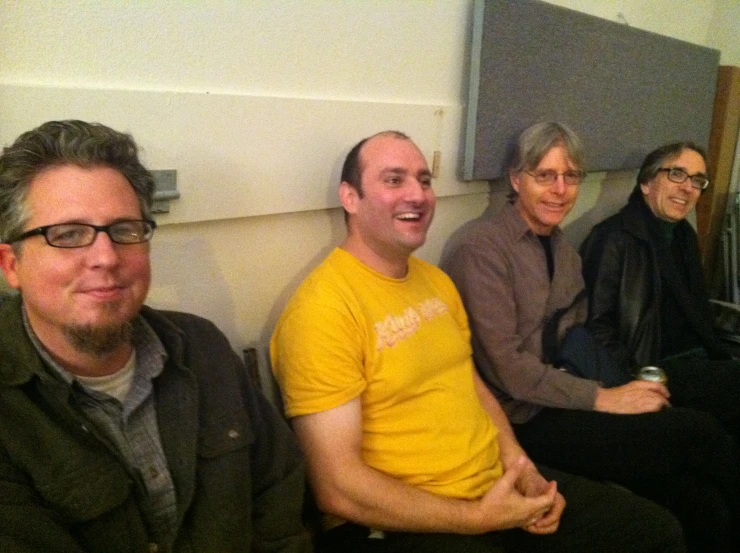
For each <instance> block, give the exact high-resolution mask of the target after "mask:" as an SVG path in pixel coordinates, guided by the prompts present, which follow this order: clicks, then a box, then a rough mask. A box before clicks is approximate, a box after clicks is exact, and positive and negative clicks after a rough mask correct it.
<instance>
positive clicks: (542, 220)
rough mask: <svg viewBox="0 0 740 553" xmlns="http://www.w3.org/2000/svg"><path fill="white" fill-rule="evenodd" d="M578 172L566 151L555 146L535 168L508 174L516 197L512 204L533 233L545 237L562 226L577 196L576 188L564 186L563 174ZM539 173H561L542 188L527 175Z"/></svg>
mask: <svg viewBox="0 0 740 553" xmlns="http://www.w3.org/2000/svg"><path fill="white" fill-rule="evenodd" d="M579 170H580V168H579V167H576V166H575V165H574V164H573V162H572V161H571V160H570V159H569V158H568V153H567V150H566V149H565V148H564V147H563V146H560V145H556V146H553V147H552V148H550V149H549V150H548V151H547V153H546V154H545V155H544V156H543V158H542V160H540V162H539V164H538V165H537V167H534V168H532V169H527V170H526V171H520V172H516V173H511V174H510V178H511V185H512V186H513V187H514V190H515V191H516V192H517V193H518V194H519V195H518V196H517V198H516V200H515V202H514V205H515V206H516V208H517V210H518V211H519V214H520V215H521V216H522V219H524V221H525V222H526V223H527V226H529V228H530V229H531V230H532V232H534V233H535V234H539V235H542V236H547V235H549V234H551V233H552V231H553V229H554V228H555V227H556V226H557V225H559V224H560V223H562V221H563V219H564V218H565V216H566V215H568V213H569V212H570V210H571V209H572V208H573V205H574V204H575V202H576V198H577V197H578V185H577V184H576V185H568V184H566V183H565V181H564V180H563V176H562V173H565V172H567V171H579ZM540 171H554V172H556V173H560V174H559V175H558V178H557V180H556V181H555V182H554V183H552V184H549V185H543V184H539V183H538V182H537V181H536V180H535V178H534V176H532V175H531V174H530V173H537V172H540Z"/></svg>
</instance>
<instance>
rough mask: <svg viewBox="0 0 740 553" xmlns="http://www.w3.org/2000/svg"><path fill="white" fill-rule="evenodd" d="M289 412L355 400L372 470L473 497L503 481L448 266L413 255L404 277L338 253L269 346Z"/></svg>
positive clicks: (313, 277) (291, 306)
mask: <svg viewBox="0 0 740 553" xmlns="http://www.w3.org/2000/svg"><path fill="white" fill-rule="evenodd" d="M270 352H271V357H272V366H273V370H274V372H275V376H276V377H277V379H278V382H279V384H280V387H281V390H282V393H283V398H284V402H285V410H286V414H287V416H288V417H295V416H299V415H306V414H310V413H316V412H321V411H325V410H328V409H332V408H334V407H337V406H339V405H342V404H344V403H346V402H348V401H350V400H352V399H354V398H356V397H358V396H360V399H361V405H362V430H363V439H362V454H363V459H364V461H365V462H366V463H367V464H368V465H369V466H371V467H373V468H375V469H377V470H380V471H382V472H384V473H386V474H389V475H391V476H393V477H396V478H399V479H401V480H403V481H405V482H407V483H409V484H411V485H414V486H417V487H419V488H422V489H425V490H427V491H430V492H434V493H437V494H440V495H445V496H448V497H457V498H466V499H474V498H477V497H480V496H481V495H482V494H483V493H485V492H486V491H487V490H488V489H489V488H490V486H491V485H492V484H493V482H494V481H495V480H496V479H497V478H499V477H500V476H501V473H502V468H501V463H500V461H499V450H498V440H497V439H496V435H497V429H496V427H495V426H494V425H493V423H492V421H491V419H490V417H489V416H488V414H487V413H486V412H485V411H484V410H483V407H482V406H481V404H480V401H479V399H478V396H477V393H476V391H475V388H474V384H473V371H474V367H473V361H472V357H471V347H470V330H469V328H468V322H467V317H466V315H465V311H464V309H463V306H462V302H461V300H460V297H459V295H458V293H457V291H456V290H455V287H454V285H453V284H452V282H451V281H450V280H449V278H448V277H447V275H445V274H444V273H443V272H442V271H441V270H439V269H438V268H436V267H434V266H433V265H430V264H428V263H425V262H424V261H421V260H419V259H416V258H411V259H410V260H409V271H408V275H407V276H406V277H405V278H403V279H393V278H388V277H386V276H383V275H381V274H379V273H377V272H375V271H373V270H372V269H370V268H369V267H367V266H366V265H364V264H363V263H361V262H360V261H359V260H357V259H356V258H355V257H353V256H352V255H350V254H349V253H347V252H345V251H344V250H341V249H339V248H337V249H335V250H334V251H333V252H332V253H331V254H330V255H329V256H328V257H327V258H326V260H324V262H323V263H322V264H321V265H320V266H319V267H317V268H316V269H315V270H314V271H313V272H312V273H311V274H310V275H309V276H308V278H307V279H306V280H305V281H304V282H303V283H302V284H301V286H300V287H299V288H298V290H297V291H296V293H295V295H294V296H293V298H292V299H291V300H290V302H289V303H288V306H287V308H286V309H285V311H284V312H283V314H282V316H281V318H280V320H279V322H278V325H277V328H276V330H275V333H274V335H273V337H272V341H271V344H270Z"/></svg>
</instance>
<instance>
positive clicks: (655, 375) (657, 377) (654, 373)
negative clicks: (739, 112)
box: [637, 365, 668, 385]
mask: <svg viewBox="0 0 740 553" xmlns="http://www.w3.org/2000/svg"><path fill="white" fill-rule="evenodd" d="M637 379H638V380H648V381H650V382H660V383H661V384H664V385H665V384H668V376H667V375H666V374H665V371H664V370H663V369H661V368H660V367H653V366H650V365H648V366H647V367H642V368H641V369H640V370H639V371H637Z"/></svg>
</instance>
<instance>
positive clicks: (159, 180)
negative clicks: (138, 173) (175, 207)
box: [151, 169, 180, 213]
mask: <svg viewBox="0 0 740 553" xmlns="http://www.w3.org/2000/svg"><path fill="white" fill-rule="evenodd" d="M151 173H152V175H154V181H155V183H156V186H155V188H154V203H153V204H152V213H169V212H170V200H177V199H179V198H180V193H179V192H178V191H177V171H176V170H175V169H165V170H160V171H152V172H151Z"/></svg>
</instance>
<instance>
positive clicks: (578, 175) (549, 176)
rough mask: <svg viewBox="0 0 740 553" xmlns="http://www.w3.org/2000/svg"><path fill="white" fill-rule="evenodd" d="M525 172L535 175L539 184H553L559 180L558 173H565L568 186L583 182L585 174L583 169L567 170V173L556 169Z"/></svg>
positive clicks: (564, 178)
mask: <svg viewBox="0 0 740 553" xmlns="http://www.w3.org/2000/svg"><path fill="white" fill-rule="evenodd" d="M524 172H525V173H527V174H528V175H531V176H532V177H534V180H535V181H537V184H542V185H544V186H551V185H553V184H555V182H556V181H557V180H558V175H563V180H564V181H565V184H567V185H568V186H576V185H578V184H581V180H583V177H584V175H585V174H584V173H583V171H566V172H565V173H558V172H556V171H549V170H548V171H535V172H534V173H530V172H529V171H524Z"/></svg>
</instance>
